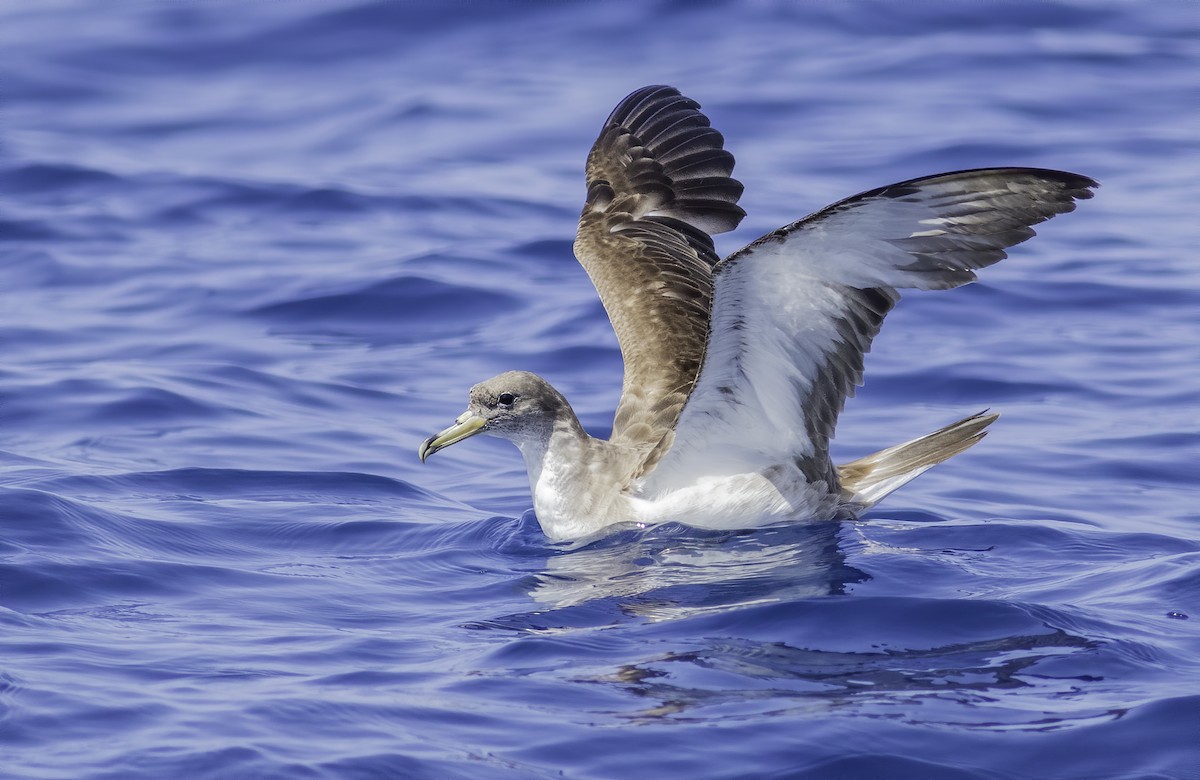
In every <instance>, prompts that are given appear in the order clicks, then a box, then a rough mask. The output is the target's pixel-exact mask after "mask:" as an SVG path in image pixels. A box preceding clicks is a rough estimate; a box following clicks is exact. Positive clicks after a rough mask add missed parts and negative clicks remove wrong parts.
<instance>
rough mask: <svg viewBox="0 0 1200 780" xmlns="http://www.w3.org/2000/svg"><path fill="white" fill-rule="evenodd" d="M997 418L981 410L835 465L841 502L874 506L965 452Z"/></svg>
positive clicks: (867, 506)
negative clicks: (903, 486) (937, 466)
mask: <svg viewBox="0 0 1200 780" xmlns="http://www.w3.org/2000/svg"><path fill="white" fill-rule="evenodd" d="M999 416H1000V415H999V414H995V413H993V414H988V412H987V410H986V409H985V410H984V411H982V412H980V413H978V414H973V415H971V416H970V417H966V418H964V419H962V420H959V421H958V422H956V423H951V424H950V425H947V426H946V427H945V428H941V429H939V430H936V431H934V432H933V433H929V434H926V435H924V436H922V437H921V438H919V439H913V440H912V441H908V442H905V443H904V444H897V445H896V446H894V447H888V448H887V449H886V450H880V451H879V452H876V453H873V454H871V455H868V456H866V457H865V458H859V459H858V460H855V461H851V462H850V463H844V464H842V465H841V466H838V467H837V471H838V477H839V478H840V479H841V483H842V500H843V501H844V502H845V503H847V504H853V505H857V506H859V507H861V508H862V509H867V508H869V507H871V506H874V505H875V504H876V503H878V502H879V500H880V499H882V498H883V497H884V496H886V495H887V494H889V493H891V492H892V491H893V490H895V489H896V488H898V487H900V486H901V485H904V484H905V483H907V482H908V481H910V480H912V479H914V478H916V477H918V476H920V475H921V474H923V473H925V472H926V471H927V470H929V469H930V468H932V467H933V466H936V465H937V464H939V463H941V462H942V461H944V460H946V459H947V458H951V457H954V456H955V455H957V454H958V453H960V452H962V451H963V450H966V449H969V448H970V447H971V446H973V445H974V444H975V443H976V442H978V441H979V440H980V439H982V438H983V437H984V436H986V435H987V431H986V430H985V428H987V427H988V426H989V425H991V424H992V423H993V422H995V420H996V418H997V417H999Z"/></svg>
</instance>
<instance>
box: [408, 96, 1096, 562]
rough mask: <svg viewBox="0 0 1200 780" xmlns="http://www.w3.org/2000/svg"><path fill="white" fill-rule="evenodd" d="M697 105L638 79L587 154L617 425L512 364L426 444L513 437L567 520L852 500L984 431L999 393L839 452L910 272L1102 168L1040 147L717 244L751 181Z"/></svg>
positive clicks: (727, 518)
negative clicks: (1031, 162) (1031, 156)
mask: <svg viewBox="0 0 1200 780" xmlns="http://www.w3.org/2000/svg"><path fill="white" fill-rule="evenodd" d="M697 109H698V105H697V104H696V103H695V102H693V101H691V100H689V99H688V98H685V97H683V96H682V95H680V94H679V92H678V91H676V90H674V89H672V88H670V87H646V88H644V89H641V90H638V91H637V92H634V93H633V94H631V95H630V96H628V97H627V98H625V100H623V101H622V102H621V103H620V104H619V105H618V106H617V108H616V109H615V110H614V111H613V113H612V115H611V116H610V117H609V119H608V121H607V122H606V123H605V125H604V128H603V129H602V131H601V134H600V137H599V138H598V139H597V141H596V144H595V146H594V147H593V148H592V151H591V153H590V154H589V156H588V165H587V177H588V196H587V201H586V203H585V205H584V210H583V215H582V216H581V218H580V225H579V235H578V237H577V239H576V242H575V253H576V256H577V257H578V258H579V260H580V262H581V263H582V264H583V266H584V268H585V269H586V270H587V271H588V274H589V275H590V276H591V278H592V281H593V282H594V283H595V285H596V288H597V290H598V291H599V293H600V297H601V301H602V302H603V303H604V306H605V309H606V311H607V312H608V314H609V318H610V319H611V320H612V323H613V327H614V329H615V330H616V333H617V339H618V341H619V342H620V345H621V354H622V357H623V358H624V361H625V377H624V383H623V387H622V395H621V401H620V403H619V405H618V408H617V413H616V418H615V421H614V426H613V434H612V437H611V438H610V439H609V440H602V439H596V438H594V437H592V436H590V435H588V434H587V432H586V431H585V430H584V429H583V426H582V425H581V424H580V423H579V420H578V418H577V417H576V415H575V413H574V411H573V410H572V409H571V406H570V404H569V403H568V402H567V400H566V399H565V398H563V396H562V395H561V394H560V393H559V392H558V391H557V390H555V389H554V388H553V387H552V386H551V385H550V384H549V383H548V382H546V381H545V380H544V379H542V378H541V377H538V376H536V375H535V374H530V373H528V372H521V371H510V372H507V373H505V374H501V375H500V376H497V377H494V378H492V379H490V380H487V381H486V382H483V383H480V384H478V385H476V386H475V387H473V388H472V389H471V393H470V400H469V405H468V409H467V411H466V412H465V413H464V414H463V415H462V416H460V417H459V418H458V420H457V421H456V423H455V424H454V425H453V426H451V427H449V428H447V429H446V430H444V431H442V432H441V433H439V434H438V435H436V436H433V437H431V438H429V439H428V440H426V441H425V442H424V444H422V445H421V449H420V455H421V459H422V460H424V459H425V458H426V457H428V456H429V455H430V454H432V453H433V452H436V451H437V450H439V449H442V448H444V447H447V446H449V445H451V444H454V443H455V442H457V441H461V440H462V439H464V438H467V437H468V436H472V435H475V434H477V433H486V434H490V435H493V436H499V437H502V438H506V439H509V440H510V441H512V442H513V443H514V444H516V445H517V447H518V448H519V449H520V451H521V453H522V456H523V457H524V460H525V466H526V469H527V471H528V473H529V480H530V487H531V492H532V495H533V502H534V510H535V512H536V514H537V517H538V521H539V523H540V524H541V526H542V529H543V531H544V532H545V533H546V535H547V536H548V537H549V538H551V539H553V540H556V541H558V540H567V539H576V538H579V537H583V536H587V535H591V534H594V533H596V532H597V531H600V530H602V529H604V528H607V527H609V526H612V525H615V524H618V523H643V524H654V523H660V522H665V521H671V520H674V521H678V522H683V523H687V524H691V525H697V526H703V527H708V528H746V527H753V526H758V525H764V524H768V523H773V522H779V521H783V520H797V519H806V520H811V519H831V518H837V517H856V516H858V514H859V513H861V512H862V511H863V510H864V509H866V508H868V507H870V506H872V505H874V504H875V503H876V502H877V501H878V500H879V499H881V498H883V497H884V496H885V495H887V494H888V493H890V492H892V491H893V490H895V489H896V488H898V487H900V486H901V485H903V484H905V483H906V482H908V481H909V480H911V479H913V478H914V477H916V476H918V475H919V474H921V473H923V472H924V471H926V470H927V469H929V468H930V467H932V466H933V465H936V464H937V463H940V462H941V461H943V460H945V459H947V458H949V457H951V456H953V455H955V454H958V453H959V452H962V451H963V450H965V449H967V448H968V447H970V446H972V445H973V444H975V443H976V442H977V441H979V439H980V438H982V437H983V435H984V433H985V429H986V428H987V426H988V425H989V424H990V423H991V422H992V421H993V420H994V419H995V418H996V415H983V414H979V415H974V416H971V417H968V418H966V419H964V420H960V421H959V422H956V423H954V424H952V425H949V426H946V427H945V428H942V429H941V430H939V431H935V432H934V433H931V434H929V435H927V436H923V437H921V438H919V439H915V440H913V441H911V442H906V443H905V444H901V445H896V446H894V447H889V448H888V449H885V450H881V451H880V452H878V453H875V454H873V455H869V456H867V457H865V458H862V459H860V460H857V461H854V462H852V463H847V464H843V465H841V466H837V465H834V463H833V461H832V460H831V459H830V457H829V440H830V439H831V438H832V435H833V431H834V426H835V424H836V422H837V417H838V415H839V413H840V412H841V409H842V406H843V405H844V403H845V398H846V396H847V395H850V394H852V393H853V390H854V387H855V385H857V384H861V379H862V368H863V355H864V354H865V353H866V352H867V351H868V350H869V349H870V345H871V341H872V339H873V338H874V337H875V335H876V333H878V331H879V327H880V325H881V324H882V322H883V318H884V316H885V315H886V314H887V313H888V311H890V310H891V308H892V307H893V306H894V305H895V303H896V302H897V301H898V300H899V297H900V294H899V291H900V290H901V289H905V288H916V289H948V288H951V287H957V286H959V285H962V284H965V283H967V282H970V281H973V280H974V279H975V273H974V271H975V269H978V268H982V267H984V266H987V265H991V264H992V263H995V262H997V261H999V260H1001V259H1003V258H1004V257H1005V256H1006V254H1005V252H1004V250H1005V249H1006V248H1007V247H1009V246H1012V245H1014V244H1017V243H1020V242H1021V241H1024V240H1026V239H1028V238H1029V237H1031V236H1032V235H1033V230H1032V229H1031V228H1030V226H1031V225H1033V224H1036V223H1038V222H1042V221H1044V220H1046V219H1049V218H1050V217H1053V216H1054V215H1056V214H1060V213H1063V212H1067V211H1071V210H1073V209H1074V201H1075V200H1076V199H1080V198H1088V197H1091V194H1092V193H1091V188H1092V187H1095V186H1096V183H1095V182H1094V181H1092V180H1091V179H1088V178H1086V177H1083V176H1079V175H1076V174H1071V173H1064V172H1061V171H1050V170H1043V169H1036V168H993V169H981V170H973V171H958V172H954V173H947V174H940V175H937V176H929V177H925V178H921V179H914V180H911V181H907V182H901V183H899V184H893V185H889V186H887V187H882V188H879V189H877V190H871V191H869V192H864V193H861V194H859V195H856V196H854V197H851V198H847V199H846V200H843V201H840V202H839V203H836V204H834V205H832V206H829V207H826V208H824V209H822V210H820V211H818V212H816V213H814V214H812V215H811V216H809V217H806V218H804V219H802V220H800V221H798V222H795V223H793V224H791V225H787V226H785V227H783V228H780V229H779V230H777V231H774V232H772V233H770V234H768V235H766V236H763V237H762V238H760V239H758V240H757V241H754V242H752V243H751V244H750V245H748V246H747V247H746V248H744V249H742V250H739V251H738V252H735V253H734V254H732V255H730V256H729V257H728V258H726V259H724V260H719V259H718V258H717V256H716V254H715V252H714V250H713V245H712V239H711V238H710V234H711V233H717V232H722V231H725V230H731V229H732V228H734V227H736V225H737V224H738V222H739V221H740V220H741V218H742V217H743V216H744V212H743V211H742V210H741V208H740V207H738V206H737V199H738V198H739V197H740V195H741V191H742V186H741V184H740V183H738V182H737V181H736V180H734V179H733V178H731V176H730V174H731V173H732V170H733V157H732V155H730V154H729V153H728V152H726V151H725V150H724V149H723V148H722V145H723V139H722V138H721V136H720V134H719V133H717V132H716V131H715V130H712V129H711V128H710V127H709V125H708V120H707V118H706V117H704V115H703V114H701V113H700V112H699V111H698V110H697Z"/></svg>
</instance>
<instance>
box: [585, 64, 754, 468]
mask: <svg viewBox="0 0 1200 780" xmlns="http://www.w3.org/2000/svg"><path fill="white" fill-rule="evenodd" d="M698 108H699V104H698V103H696V102H695V101H693V100H690V99H688V98H686V97H684V96H683V95H681V94H680V93H679V91H678V90H676V89H674V88H672V87H663V86H652V87H644V88H642V89H639V90H638V91H637V92H634V93H633V94H631V95H629V96H628V97H627V98H625V99H624V100H622V101H621V103H620V104H619V105H618V106H617V107H616V109H615V110H614V111H613V113H612V115H611V116H609V118H608V120H607V121H606V122H605V123H604V129H603V130H601V132H600V137H599V138H598V139H596V143H595V145H594V146H593V147H592V151H591V153H590V154H589V155H588V160H587V186H588V190H587V202H586V203H585V204H584V207H583V214H582V216H581V217H580V219H579V234H578V237H577V238H576V239H575V255H576V256H577V257H578V258H579V262H580V263H581V264H582V265H583V267H584V268H585V269H586V270H587V272H588V275H589V276H590V277H591V278H592V282H593V283H594V284H595V285H596V290H597V291H598V292H599V293H600V300H601V302H603V304H604V308H605V310H606V311H607V312H608V317H609V319H610V320H611V321H612V325H613V329H614V330H615V331H616V333H617V341H618V342H620V345H621V357H622V358H623V359H624V361H625V377H624V382H623V385H622V388H621V401H620V403H619V405H618V406H617V413H616V419H615V421H614V424H613V436H612V440H613V441H614V442H617V443H622V444H628V445H632V446H635V447H637V448H638V449H639V450H642V451H643V452H645V453H647V454H648V453H649V452H650V451H651V450H652V449H654V448H655V447H656V446H657V445H658V444H659V443H660V442H661V441H662V439H663V437H664V436H666V435H667V434H668V433H670V431H671V430H672V428H673V427H674V426H675V422H676V420H677V419H678V417H679V412H680V410H681V409H682V408H683V404H684V402H685V401H686V400H687V398H688V395H689V394H690V393H691V390H692V386H693V384H694V383H695V381H696V375H697V373H698V372H699V370H700V363H701V361H702V359H703V356H704V348H705V340H706V339H707V337H708V321H709V309H710V307H711V305H712V269H713V266H715V265H716V263H717V260H718V258H717V256H716V254H715V252H714V250H713V243H712V239H711V238H709V234H710V233H720V232H723V231H726V230H732V229H733V228H734V227H736V226H737V224H738V222H740V221H741V219H742V217H743V216H745V212H744V211H742V209H741V208H740V207H738V205H737V199H738V198H739V197H740V196H741V194H742V185H741V184H740V183H739V182H737V181H736V180H734V179H732V178H730V174H731V173H732V172H733V155H731V154H730V153H729V152H726V151H724V150H723V149H722V148H721V147H722V143H723V139H722V137H721V134H720V133H718V132H717V131H716V130H713V129H712V128H711V127H709V122H708V118H707V117H705V116H704V114H702V113H700V111H698V110H697V109H698Z"/></svg>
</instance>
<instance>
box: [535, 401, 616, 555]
mask: <svg viewBox="0 0 1200 780" xmlns="http://www.w3.org/2000/svg"><path fill="white" fill-rule="evenodd" d="M516 445H517V447H519V448H520V450H521V455H522V456H524V458H525V469H526V470H527V471H528V472H529V487H530V492H531V493H532V495H533V509H534V512H535V513H536V514H537V518H538V523H539V524H541V526H542V531H543V532H544V533H545V534H546V536H547V537H548V538H550V539H551V540H554V541H559V540H564V539H573V538H577V537H579V536H583V535H585V534H587V533H590V532H591V531H593V530H595V529H596V528H598V527H601V526H603V525H604V524H606V523H607V522H608V520H607V517H608V515H609V514H610V512H611V509H612V507H611V504H612V503H613V502H614V501H615V500H616V499H617V498H618V496H617V493H618V492H619V491H618V490H616V489H615V486H614V485H613V484H610V481H606V480H604V479H603V477H604V476H606V474H607V472H606V470H605V469H602V468H598V466H599V464H601V463H602V462H603V461H604V460H605V455H606V450H605V445H607V442H604V441H600V440H599V439H594V438H592V437H591V436H589V435H588V433H587V432H586V431H585V430H584V429H583V426H582V425H580V423H579V419H578V418H577V417H576V416H575V413H574V412H573V411H571V409H570V408H569V407H568V408H566V409H564V410H562V411H561V412H560V413H559V414H558V415H557V416H556V418H555V421H554V425H553V426H552V428H551V429H550V431H549V434H548V435H543V436H540V437H536V438H534V437H530V438H528V439H524V440H521V441H517V442H516Z"/></svg>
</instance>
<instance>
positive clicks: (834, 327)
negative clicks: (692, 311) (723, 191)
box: [645, 168, 1097, 490]
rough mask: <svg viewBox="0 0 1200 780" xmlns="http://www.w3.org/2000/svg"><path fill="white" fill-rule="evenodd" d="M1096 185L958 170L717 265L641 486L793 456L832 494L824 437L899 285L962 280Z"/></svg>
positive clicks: (1035, 173) (889, 190) (778, 234)
mask: <svg viewBox="0 0 1200 780" xmlns="http://www.w3.org/2000/svg"><path fill="white" fill-rule="evenodd" d="M1095 186H1097V185H1096V182H1094V181H1092V180H1091V179H1088V178H1086V177H1084V176H1078V175H1076V174H1073V173H1063V172H1061V171H1050V170H1041V169H1037V168H990V169H983V170H972V171H959V172H956V173H946V174H941V175H938V176H930V177H926V178H921V179H914V180H912V181H906V182H901V183H899V184H893V185H891V186H888V187H882V188H880V189H877V190H871V191H870V192H864V193H862V194H860V195H855V196H854V197H852V198H848V199H846V200H843V201H841V202H839V203H836V204H834V205H832V206H829V207H827V208H825V209H822V210H821V211H818V212H817V213H815V214H813V215H811V216H809V217H805V218H804V219H802V220H800V221H799V222H795V223H793V224H791V225H788V226H787V227H784V228H780V229H779V230H777V231H775V232H773V233H770V234H768V235H766V236H763V237H762V238H760V239H758V240H757V241H755V242H754V243H752V244H750V245H749V246H747V247H746V248H744V249H742V250H740V251H738V252H736V253H735V254H733V255H731V256H730V257H729V258H727V259H726V260H724V261H723V262H722V263H721V264H720V265H718V266H717V268H716V271H715V285H716V297H715V302H714V305H713V316H712V334H711V336H710V339H709V345H708V353H707V356H706V358H705V361H704V367H703V369H702V371H701V373H700V377H699V379H698V381H697V384H696V387H695V390H694V391H693V393H692V397H691V399H690V400H689V401H688V403H687V406H686V408H685V409H684V411H683V413H682V415H681V417H680V419H679V423H678V425H677V426H676V430H675V440H674V443H673V445H672V447H671V449H670V451H669V452H667V453H666V454H665V456H663V457H662V459H661V461H660V462H659V464H658V466H657V468H656V469H655V471H654V472H653V473H651V474H650V475H649V476H648V477H647V480H646V483H645V486H646V489H648V490H669V489H673V488H675V487H679V486H682V485H684V484H687V483H690V482H692V481H694V480H695V479H696V477H697V476H703V475H717V474H730V473H740V472H744V471H750V470H760V469H764V468H770V467H771V466H775V465H779V464H789V463H795V464H796V465H797V466H798V467H799V468H800V470H801V471H802V473H803V474H804V475H805V477H806V478H807V479H808V481H809V482H810V483H815V482H818V481H824V482H825V483H826V485H827V486H829V487H830V489H832V490H836V489H837V487H838V483H837V472H836V469H835V467H834V466H833V463H832V462H831V461H830V459H829V439H830V438H831V437H832V435H833V429H834V425H835V424H836V423H837V418H838V414H840V413H841V410H842V407H843V405H844V404H845V400H846V397H847V395H850V394H852V393H853V391H854V386H855V385H858V384H861V383H862V370H863V355H864V353H865V352H867V351H868V350H869V349H870V347H871V341H872V339H874V338H875V334H876V333H878V332H879V327H880V325H881V324H882V323H883V318H884V316H885V315H886V314H887V313H888V311H890V310H891V308H892V306H893V305H895V303H896V301H897V300H899V298H900V295H899V293H898V292H897V290H898V289H902V288H917V289H922V290H937V289H947V288H951V287H958V286H959V285H962V284H966V283H967V282H970V281H973V280H974V279H975V278H976V277H975V269H978V268H983V267H984V266H988V265H991V264H993V263H996V262H998V261H1000V260H1002V259H1003V258H1005V257H1006V256H1007V255H1006V253H1005V251H1004V250H1005V249H1006V248H1007V247H1010V246H1013V245H1014V244H1019V243H1020V242H1022V241H1025V240H1026V239H1028V238H1030V237H1031V236H1033V235H1034V232H1033V230H1032V229H1031V228H1030V226H1031V225H1035V224H1037V223H1039V222H1043V221H1045V220H1047V219H1049V218H1051V217H1053V216H1054V215H1056V214H1062V213H1064V212H1068V211H1073V210H1074V208H1075V203H1074V201H1075V200H1076V199H1080V198H1090V197H1091V196H1092V192H1091V188H1092V187H1095Z"/></svg>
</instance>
